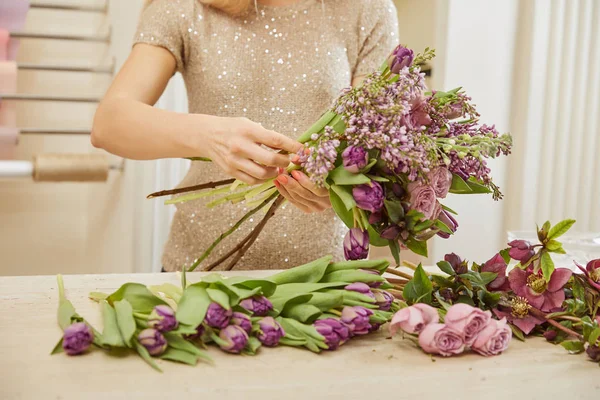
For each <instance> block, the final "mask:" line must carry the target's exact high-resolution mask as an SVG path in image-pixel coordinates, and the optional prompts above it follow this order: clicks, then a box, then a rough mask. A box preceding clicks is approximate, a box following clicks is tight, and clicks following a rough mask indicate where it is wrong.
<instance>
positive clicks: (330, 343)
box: [313, 318, 350, 350]
mask: <svg viewBox="0 0 600 400" xmlns="http://www.w3.org/2000/svg"><path fill="white" fill-rule="evenodd" d="M313 325H314V327H315V329H316V330H317V332H319V334H321V335H322V336H323V337H324V338H325V344H326V345H327V347H328V350H335V349H337V348H338V347H340V346H341V345H343V344H344V343H345V342H346V341H347V340H348V339H350V330H349V329H348V327H347V326H346V325H345V324H343V323H342V322H340V321H338V320H337V319H334V318H326V319H319V320H317V321H315V323H314V324H313Z"/></svg>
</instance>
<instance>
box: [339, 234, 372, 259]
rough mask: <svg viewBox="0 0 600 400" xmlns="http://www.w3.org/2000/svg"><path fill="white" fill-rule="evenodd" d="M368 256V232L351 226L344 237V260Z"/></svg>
mask: <svg viewBox="0 0 600 400" xmlns="http://www.w3.org/2000/svg"><path fill="white" fill-rule="evenodd" d="M368 256H369V233H368V232H367V231H363V230H362V229H360V228H352V229H350V230H349V231H348V233H346V236H345V237H344V257H345V258H346V260H364V259H365V258H367V257H368Z"/></svg>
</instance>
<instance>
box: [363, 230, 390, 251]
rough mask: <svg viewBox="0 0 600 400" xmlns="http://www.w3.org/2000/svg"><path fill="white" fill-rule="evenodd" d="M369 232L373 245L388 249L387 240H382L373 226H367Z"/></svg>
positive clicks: (370, 241)
mask: <svg viewBox="0 0 600 400" xmlns="http://www.w3.org/2000/svg"><path fill="white" fill-rule="evenodd" d="M367 232H369V243H370V244H371V245H373V246H375V247H387V245H388V241H387V239H384V238H382V237H381V235H380V234H379V233H377V231H376V230H375V229H374V228H373V226H372V225H369V226H367Z"/></svg>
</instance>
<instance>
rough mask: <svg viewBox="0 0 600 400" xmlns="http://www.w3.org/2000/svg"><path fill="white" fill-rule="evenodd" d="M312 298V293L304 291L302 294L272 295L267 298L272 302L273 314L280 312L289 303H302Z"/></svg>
mask: <svg viewBox="0 0 600 400" xmlns="http://www.w3.org/2000/svg"><path fill="white" fill-rule="evenodd" d="M311 298H312V294H310V293H304V294H292V295H287V296H281V297H278V296H273V297H271V298H270V299H269V300H270V301H271V304H273V312H274V313H275V315H279V314H281V312H282V311H283V309H284V308H285V307H286V306H287V305H288V304H289V305H292V304H302V303H307V302H308V301H309V300H310V299H311Z"/></svg>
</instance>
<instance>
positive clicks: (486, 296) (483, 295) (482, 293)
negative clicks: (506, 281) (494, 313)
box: [477, 289, 500, 308]
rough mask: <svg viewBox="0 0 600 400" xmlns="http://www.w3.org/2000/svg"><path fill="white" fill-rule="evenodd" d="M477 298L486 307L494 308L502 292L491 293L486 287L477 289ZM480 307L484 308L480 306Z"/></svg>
mask: <svg viewBox="0 0 600 400" xmlns="http://www.w3.org/2000/svg"><path fill="white" fill-rule="evenodd" d="M477 298H478V299H479V301H480V303H481V304H483V305H485V306H486V308H494V307H495V306H496V305H497V304H498V302H499V301H500V293H491V292H488V291H487V290H485V289H482V290H479V291H477ZM480 308H482V307H481V306H480Z"/></svg>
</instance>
